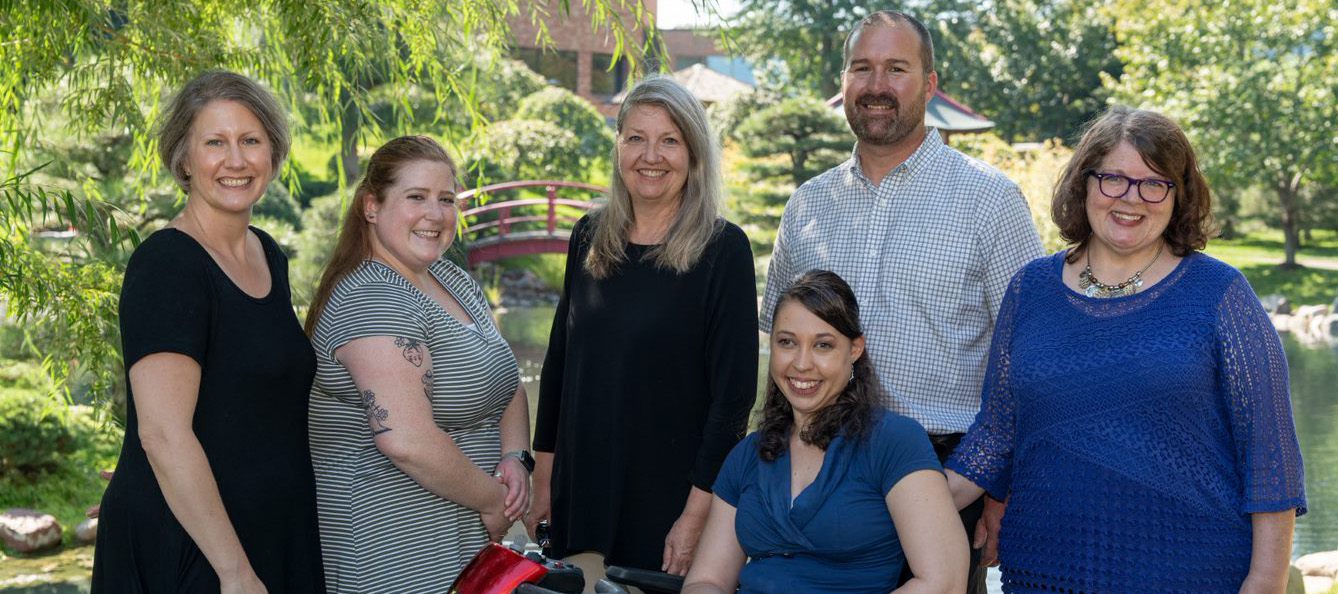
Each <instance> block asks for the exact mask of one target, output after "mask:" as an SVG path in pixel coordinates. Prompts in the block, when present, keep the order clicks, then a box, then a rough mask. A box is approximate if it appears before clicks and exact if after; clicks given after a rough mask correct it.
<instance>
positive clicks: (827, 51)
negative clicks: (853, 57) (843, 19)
mask: <svg viewBox="0 0 1338 594" xmlns="http://www.w3.org/2000/svg"><path fill="white" fill-rule="evenodd" d="M818 39H819V41H818V55H819V56H822V57H821V58H819V60H821V61H824V62H830V61H833V58H832V57H831V56H832V52H833V51H834V49H833V47H832V45H833V42H834V41H835V40H836V39H835V34H834V33H833V34H827V35H819V36H818ZM834 60H835V62H836V64H837V65H836V68H835V69H831V68H827V69H826V71H825V72H824V73H823V76H822V97H820V99H822V100H823V101H826V100H827V99H829V98H831V96H832V95H835V94H836V93H837V92H838V91H840V90H841V87H840V86H839V85H838V84H837V83H836V80H835V79H833V78H832V73H833V72H837V73H839V72H841V69H842V68H844V67H845V64H842V63H840V62H841V59H840V57H839V56H838V57H836V58H835V59H834Z"/></svg>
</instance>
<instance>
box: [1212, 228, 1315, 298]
mask: <svg viewBox="0 0 1338 594" xmlns="http://www.w3.org/2000/svg"><path fill="white" fill-rule="evenodd" d="M1204 252H1206V253H1207V254H1208V255H1210V256H1213V257H1215V258H1218V259H1220V260H1222V261H1224V262H1226V263H1228V264H1231V265H1232V266H1235V267H1236V268H1238V269H1240V271H1241V272H1242V273H1244V274H1245V278H1247V279H1249V280H1250V286H1252V287H1253V288H1254V292H1255V293H1257V294H1259V295H1272V294H1278V295H1283V296H1285V297H1286V298H1287V299H1288V300H1289V301H1291V302H1292V304H1293V305H1311V304H1325V305H1327V304H1329V303H1333V301H1334V298H1335V297H1338V232H1333V231H1316V232H1315V233H1314V236H1313V237H1312V238H1311V240H1310V241H1309V242H1306V241H1302V247H1301V250H1300V251H1299V252H1297V254H1296V260H1297V262H1298V263H1300V264H1301V265H1302V268H1299V269H1297V270H1282V269H1281V268H1279V267H1278V264H1280V263H1281V262H1282V261H1283V259H1284V256H1283V253H1284V252H1283V246H1282V232H1280V231H1265V232H1257V233H1249V234H1246V235H1245V236H1243V237H1240V238H1237V239H1233V240H1230V241H1227V240H1221V239H1214V240H1212V241H1210V242H1208V248H1207V249H1206V250H1204Z"/></svg>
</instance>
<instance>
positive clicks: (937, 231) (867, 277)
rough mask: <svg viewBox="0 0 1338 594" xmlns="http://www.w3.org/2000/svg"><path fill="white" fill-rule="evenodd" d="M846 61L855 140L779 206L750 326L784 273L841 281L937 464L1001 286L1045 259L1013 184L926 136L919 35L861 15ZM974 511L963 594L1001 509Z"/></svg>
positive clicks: (890, 392)
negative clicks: (847, 154)
mask: <svg viewBox="0 0 1338 594" xmlns="http://www.w3.org/2000/svg"><path fill="white" fill-rule="evenodd" d="M844 53H845V60H844V69H843V70H842V71H841V92H842V96H843V98H844V102H845V112H846V119H847V120H848V122H849V123H850V129H851V130H852V131H853V132H854V133H855V137H856V138H857V139H858V142H857V143H856V144H855V149H854V153H853V154H852V156H851V158H850V159H849V160H847V161H846V162H844V163H842V164H840V165H837V166H836V167H834V168H832V169H830V170H828V171H826V172H824V173H822V174H821V175H819V176H817V177H815V178H813V179H811V180H809V181H808V182H806V183H805V184H803V185H802V186H800V187H799V188H798V189H796V190H795V192H794V194H793V195H792V196H791V197H790V201H789V203H788V204H786V206H785V214H784V216H783V217H782V218H781V224H780V230H779V232H778V234H777V235H776V246H775V249H774V251H773V253H772V258H771V265H770V269H769V271H768V274H767V288H766V293H765V295H764V297H763V302H762V314H761V327H762V330H763V331H767V332H769V331H770V330H771V314H772V311H773V310H774V309H775V306H776V299H777V297H778V296H779V295H780V293H781V291H782V290H784V289H785V287H786V285H787V284H788V283H789V282H790V281H791V280H792V279H794V278H795V276H796V275H798V274H800V273H802V272H804V271H807V270H812V269H825V270H831V271H833V272H836V273H837V274H839V275H841V277H842V278H844V279H845V280H846V281H847V282H849V283H850V285H851V286H852V287H854V289H855V294H856V296H857V298H858V299H859V304H860V311H861V322H862V324H863V326H864V331H865V340H866V341H867V352H868V353H869V354H870V356H871V360H872V362H873V364H874V368H875V369H876V370H877V372H878V379H879V383H880V384H881V386H882V389H883V399H884V402H885V403H886V404H887V407H888V408H889V409H891V410H892V411H894V412H897V413H900V414H903V415H906V416H909V417H911V418H913V419H915V420H916V421H919V422H920V424H921V425H923V426H924V428H925V429H926V430H927V431H928V432H929V435H930V440H931V441H932V442H933V444H934V449H935V451H936V452H937V453H938V456H939V461H940V462H941V461H943V460H944V459H946V458H947V456H948V455H949V454H950V453H952V449H953V448H954V447H956V445H957V442H958V441H959V440H960V439H961V437H962V434H963V433H964V432H965V431H966V429H967V428H968V427H969V426H970V425H971V422H972V420H973V419H974V418H975V415H976V412H977V411H978V410H979V408H980V389H981V381H982V380H983V378H984V375H985V362H986V359H987V357H988V351H989V346H990V335H991V332H992V331H993V328H994V320H995V317H996V316H997V315H998V312H999V303H1000V301H1001V300H1002V299H1003V294H1004V290H1005V289H1006V287H1007V286H1008V281H1009V279H1010V278H1012V276H1013V273H1014V272H1016V271H1017V270H1018V269H1019V268H1021V267H1022V265H1023V264H1025V263H1027V261H1029V260H1031V259H1033V258H1037V257H1040V256H1041V255H1043V252H1042V250H1041V242H1040V238H1039V237H1038V235H1037V233H1036V227H1035V225H1034V224H1033V223H1032V220H1031V214H1030V211H1029V210H1028V207H1027V203H1026V200H1025V199H1024V198H1023V197H1022V193H1021V192H1020V191H1019V190H1018V188H1017V186H1016V185H1015V184H1014V183H1013V182H1011V181H1009V180H1008V178H1007V177H1005V176H1004V175H1003V174H1002V173H1000V172H999V171H998V170H996V169H994V168H993V167H990V166H989V165H986V164H985V163H983V162H980V161H978V160H976V159H972V158H970V157H967V156H965V155H963V154H961V153H959V152H957V151H956V150H954V149H952V148H950V147H948V146H947V145H945V144H944V143H943V141H942V140H941V139H940V137H939V134H938V131H936V130H934V129H933V128H926V126H925V124H924V116H925V105H926V104H927V103H928V101H929V98H930V97H931V96H933V94H934V89H935V86H936V85H937V82H938V74H937V73H936V72H934V47H933V41H932V40H931V39H930V37H929V31H928V30H926V29H925V27H924V25H923V24H921V23H920V22H919V21H917V20H916V19H915V18H913V17H911V16H908V15H906V14H904V13H901V12H897V11H880V12H876V13H873V14H871V15H869V16H868V17H866V18H864V19H863V20H861V21H860V22H859V23H858V24H857V25H856V26H855V27H854V28H853V29H852V30H851V32H850V36H849V37H848V38H847V39H846V43H845V50H844ZM985 499H988V497H986V498H983V499H982V500H981V501H977V502H975V503H974V504H972V505H971V506H969V507H967V508H966V509H964V510H962V522H963V526H964V527H965V528H966V530H967V537H968V540H971V541H972V547H973V550H972V555H971V557H972V563H971V567H970V571H971V576H970V581H969V584H970V585H969V587H968V592H971V593H983V592H984V591H985V588H984V574H985V572H984V570H983V569H982V568H980V565H987V564H991V563H994V558H993V557H994V551H995V541H994V538H995V534H996V532H997V528H998V525H999V524H998V523H999V518H1000V517H1002V515H1003V504H1002V503H999V502H995V501H993V500H991V501H990V504H989V505H988V511H986V512H985V519H984V520H982V519H981V514H982V509H983V508H985V507H987V506H986V505H985ZM987 528H988V529H987ZM982 549H983V550H984V551H985V554H984V555H981V551H982ZM982 557H983V558H982ZM906 577H908V576H906Z"/></svg>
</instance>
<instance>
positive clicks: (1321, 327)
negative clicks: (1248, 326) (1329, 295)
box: [1261, 302, 1338, 344]
mask: <svg viewBox="0 0 1338 594" xmlns="http://www.w3.org/2000/svg"><path fill="white" fill-rule="evenodd" d="M1261 303H1262V302H1261ZM1269 318H1270V319H1272V321H1273V327H1274V328H1275V329H1277V331H1278V332H1290V333H1291V334H1292V335H1294V336H1296V338H1297V339H1298V340H1300V341H1301V342H1303V343H1315V344H1323V343H1331V344H1332V343H1338V313H1336V312H1334V311H1332V310H1330V309H1329V306H1327V305H1302V306H1301V307H1298V308H1296V310H1295V311H1294V312H1293V313H1290V314H1284V313H1270V314H1269Z"/></svg>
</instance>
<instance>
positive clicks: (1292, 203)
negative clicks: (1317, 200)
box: [1277, 183, 1301, 270]
mask: <svg viewBox="0 0 1338 594" xmlns="http://www.w3.org/2000/svg"><path fill="white" fill-rule="evenodd" d="M1277 192H1278V202H1279V203H1281V205H1282V238H1283V249H1284V251H1285V252H1286V259H1285V260H1284V261H1283V262H1282V265H1281V268H1282V269H1283V270H1294V269H1296V268H1300V267H1301V266H1300V265H1299V264H1297V263H1296V250H1297V248H1299V247H1300V244H1301V242H1300V233H1299V229H1298V225H1297V223H1298V221H1297V218H1298V215H1299V213H1298V212H1297V203H1296V202H1297V195H1296V194H1297V192H1296V184H1295V183H1285V184H1278V186H1277Z"/></svg>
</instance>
